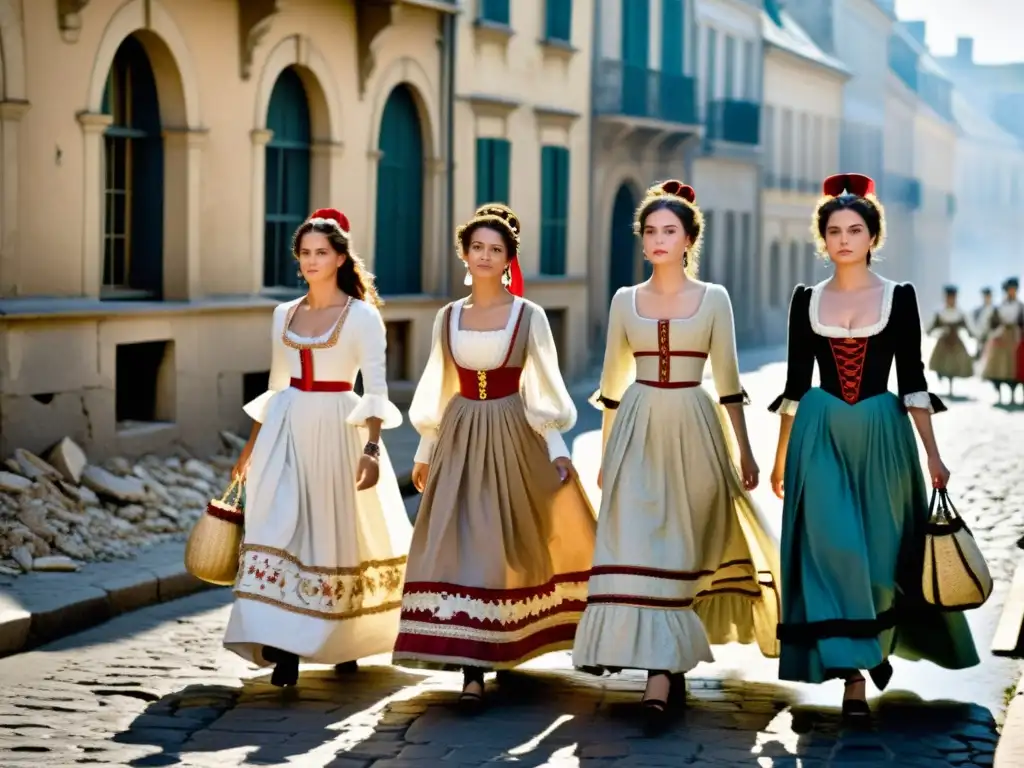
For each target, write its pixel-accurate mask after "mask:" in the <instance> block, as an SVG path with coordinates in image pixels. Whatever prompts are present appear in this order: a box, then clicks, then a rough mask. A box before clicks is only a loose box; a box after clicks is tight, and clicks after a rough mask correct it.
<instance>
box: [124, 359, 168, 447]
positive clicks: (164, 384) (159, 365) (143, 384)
mask: <svg viewBox="0 0 1024 768" xmlns="http://www.w3.org/2000/svg"><path fill="white" fill-rule="evenodd" d="M114 390H115V393H114V409H115V418H116V419H117V425H118V427H119V428H122V427H127V426H130V425H131V424H132V423H138V422H154V421H174V343H173V342H170V341H145V342H140V343H137V344H118V345H117V348H116V351H115V381H114Z"/></svg>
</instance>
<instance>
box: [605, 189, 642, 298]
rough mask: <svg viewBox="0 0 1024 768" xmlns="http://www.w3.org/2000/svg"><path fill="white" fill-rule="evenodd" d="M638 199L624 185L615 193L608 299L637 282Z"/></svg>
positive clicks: (609, 259)
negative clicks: (635, 228) (635, 229)
mask: <svg viewBox="0 0 1024 768" xmlns="http://www.w3.org/2000/svg"><path fill="white" fill-rule="evenodd" d="M636 205H637V203H636V197H635V196H634V195H633V192H632V191H631V190H630V188H629V186H628V185H626V184H623V185H622V186H621V187H619V191H618V192H616V193H615V202H614V203H613V204H612V223H611V227H612V232H611V240H610V242H611V250H610V252H609V254H608V298H609V299H611V297H612V296H614V295H615V292H616V291H617V290H619V288H622V287H624V286H627V285H632V284H633V283H634V282H635V281H636V255H637V244H636V237H634V235H633V214H634V212H635V211H636Z"/></svg>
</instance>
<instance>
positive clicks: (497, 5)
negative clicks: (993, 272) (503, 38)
mask: <svg viewBox="0 0 1024 768" xmlns="http://www.w3.org/2000/svg"><path fill="white" fill-rule="evenodd" d="M480 20H481V21H489V22H491V23H492V24H504V25H506V26H507V25H508V24H509V22H510V16H509V0H480Z"/></svg>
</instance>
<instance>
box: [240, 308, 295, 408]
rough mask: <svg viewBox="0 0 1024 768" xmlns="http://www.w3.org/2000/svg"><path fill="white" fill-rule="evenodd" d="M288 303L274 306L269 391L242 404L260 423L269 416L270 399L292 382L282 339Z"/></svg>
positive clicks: (271, 324) (286, 349)
mask: <svg viewBox="0 0 1024 768" xmlns="http://www.w3.org/2000/svg"><path fill="white" fill-rule="evenodd" d="M288 307H289V305H288V304H279V305H278V306H277V307H275V308H274V316H273V319H272V320H271V323H270V344H271V348H270V349H271V352H270V379H269V381H268V382H267V391H266V392H264V393H263V394H262V395H260V396H259V397H256V398H254V399H252V400H250V401H249V402H248V403H246V404H245V405H243V406H242V410H244V411H245V412H246V414H248V416H249V418H251V419H252V420H253V421H255V422H258V423H260V424H262V423H263V421H264V420H265V419H266V417H267V409H268V408H269V407H270V400H271V399H272V398H273V397H274V395H276V394H277V393H278V392H280V391H282V390H284V389H287V388H288V386H289V385H290V384H291V375H290V374H291V371H290V370H289V368H288V348H287V347H285V345H284V342H283V341H281V334H282V333H283V331H284V319H285V317H286V316H287V315H288Z"/></svg>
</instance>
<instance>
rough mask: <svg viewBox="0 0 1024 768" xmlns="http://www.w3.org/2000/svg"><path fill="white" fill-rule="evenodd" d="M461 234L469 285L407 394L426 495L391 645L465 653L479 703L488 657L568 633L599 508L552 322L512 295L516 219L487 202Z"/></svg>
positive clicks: (468, 695) (523, 652)
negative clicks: (572, 433) (569, 433)
mask: <svg viewBox="0 0 1024 768" xmlns="http://www.w3.org/2000/svg"><path fill="white" fill-rule="evenodd" d="M456 241H457V248H458V253H459V257H460V258H461V259H463V261H465V263H466V269H467V270H468V276H471V277H472V286H473V292H472V296H470V297H469V298H468V299H462V300H460V301H456V302H454V303H452V304H449V305H448V306H447V307H444V308H443V309H442V310H441V311H440V312H438V314H437V320H436V321H435V323H434V341H433V349H432V352H431V355H430V359H429V361H428V362H427V367H426V370H424V372H423V375H422V377H421V378H420V381H419V384H418V386H417V387H416V395H415V397H414V398H413V402H412V406H411V407H410V409H409V419H410V421H412V423H413V425H414V426H415V427H416V430H417V431H418V432H419V433H420V435H421V436H422V437H421V440H420V447H419V450H418V451H417V452H416V464H415V466H414V468H413V482H414V483H415V484H416V487H417V488H418V489H419V490H420V491H422V492H423V498H422V500H421V501H420V507H419V512H418V514H417V516H416V529H415V531H414V533H413V540H412V547H411V550H410V552H409V569H408V573H407V580H406V583H405V591H404V596H403V599H402V623H401V631H400V632H399V635H398V640H397V641H396V643H395V652H394V660H395V663H397V664H401V665H408V666H428V667H431V666H432V667H440V668H442V669H444V668H454V669H459V668H461V669H462V671H463V678H464V679H463V692H462V696H461V697H460V702H461V704H462V706H464V707H466V708H468V709H469V710H471V711H475V710H476V709H478V708H479V707H480V705H482V704H483V701H484V698H483V697H484V673H485V672H486V671H487V670H503V669H511V668H512V667H515V666H517V665H519V664H522V663H523V662H525V661H527V660H529V659H531V658H533V657H535V656H539V655H540V654H544V653H548V652H551V651H556V650H560V649H568V648H571V647H572V641H573V637H574V636H575V634H576V624H577V622H578V621H579V617H580V614H581V613H582V611H583V608H584V606H585V605H586V602H585V601H586V583H587V575H588V569H589V568H590V560H591V558H592V557H593V553H594V531H595V522H594V512H593V510H592V509H591V507H590V503H589V502H588V501H587V498H586V496H585V494H584V493H583V490H582V488H581V487H580V485H579V482H578V480H577V478H576V476H575V473H574V471H573V468H572V463H571V462H570V460H569V451H568V449H567V447H566V445H565V440H563V439H562V435H561V433H562V432H564V431H565V430H567V429H569V428H571V427H572V425H573V423H574V422H575V421H576V407H575V406H574V405H573V402H572V398H570V396H569V393H568V392H567V391H566V388H565V383H564V382H563V381H562V376H561V374H560V373H559V370H558V355H557V353H556V351H555V343H554V339H553V338H552V336H551V327H550V326H549V325H548V320H547V317H546V316H545V315H544V310H543V309H541V308H540V307H539V306H537V305H536V304H534V303H532V302H530V301H527V300H525V299H523V298H522V294H523V281H522V276H521V274H520V271H519V262H518V252H519V219H518V218H517V217H516V215H515V214H514V213H513V212H512V211H511V210H510V209H509V208H508V207H507V206H504V205H498V204H492V205H487V206H483V207H482V208H481V209H479V210H478V211H477V215H476V216H474V217H473V219H472V220H471V221H470V222H469V223H468V224H466V225H465V226H463V227H460V228H459V230H458V232H457V234H456ZM506 283H507V288H506Z"/></svg>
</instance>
